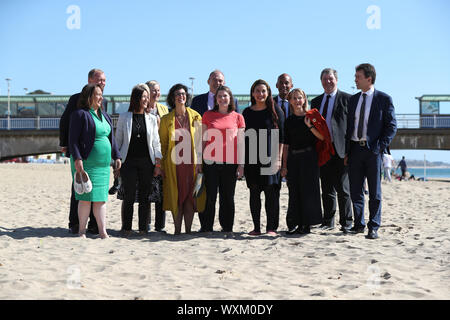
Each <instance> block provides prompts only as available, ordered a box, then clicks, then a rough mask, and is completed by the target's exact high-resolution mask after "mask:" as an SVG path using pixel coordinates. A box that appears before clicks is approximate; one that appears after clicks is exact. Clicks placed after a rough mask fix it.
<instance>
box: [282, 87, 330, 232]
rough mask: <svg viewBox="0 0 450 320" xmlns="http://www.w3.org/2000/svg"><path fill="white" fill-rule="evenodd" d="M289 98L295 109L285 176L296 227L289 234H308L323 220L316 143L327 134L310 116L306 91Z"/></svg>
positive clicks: (286, 129) (288, 135)
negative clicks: (323, 133) (323, 132)
mask: <svg viewBox="0 0 450 320" xmlns="http://www.w3.org/2000/svg"><path fill="white" fill-rule="evenodd" d="M288 98H289V104H290V108H291V112H290V116H289V117H288V118H287V120H286V123H285V127H284V132H285V133H284V150H283V166H282V169H281V175H282V176H283V177H286V178H287V185H288V188H289V205H290V206H291V208H290V211H291V214H292V219H293V221H294V224H295V226H294V228H293V229H290V230H288V232H287V234H294V233H298V234H308V233H310V232H311V229H310V227H311V226H312V225H316V224H319V223H321V222H322V207H321V202H320V186H319V162H318V155H317V151H316V142H317V139H319V140H323V139H324V137H323V135H322V134H321V133H320V131H319V130H318V129H317V128H316V127H315V126H314V124H315V123H314V122H312V121H311V119H310V117H309V116H308V115H307V112H308V110H309V107H308V98H307V97H306V94H305V92H304V91H303V90H302V89H298V88H297V89H294V90H292V91H291V92H290V93H289V96H288ZM319 117H320V115H319ZM325 130H326V129H325Z"/></svg>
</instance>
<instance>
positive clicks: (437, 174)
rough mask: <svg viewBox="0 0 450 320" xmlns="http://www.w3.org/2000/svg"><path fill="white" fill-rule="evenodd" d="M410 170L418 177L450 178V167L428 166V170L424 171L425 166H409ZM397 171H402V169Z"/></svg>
mask: <svg viewBox="0 0 450 320" xmlns="http://www.w3.org/2000/svg"><path fill="white" fill-rule="evenodd" d="M408 171H409V173H410V174H411V175H414V177H415V178H416V179H417V178H423V177H424V176H425V177H426V178H450V168H426V172H424V168H408ZM396 172H397V173H400V169H398V170H397V171H396ZM424 174H425V175H424Z"/></svg>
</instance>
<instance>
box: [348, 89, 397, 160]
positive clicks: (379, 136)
mask: <svg viewBox="0 0 450 320" xmlns="http://www.w3.org/2000/svg"><path fill="white" fill-rule="evenodd" d="M360 96H361V92H359V93H357V94H355V95H353V96H351V97H350V100H349V103H348V117H347V133H346V136H345V138H346V153H347V154H348V153H349V151H350V141H351V138H352V135H353V131H354V129H355V112H356V107H357V106H358V100H359V97H360ZM396 132H397V120H396V119H395V110H394V105H393V103H392V98H391V97H390V96H389V95H388V94H386V93H384V92H382V91H378V90H376V89H375V91H374V93H373V99H372V105H371V107H370V114H369V120H368V122H367V147H368V148H369V150H371V151H372V152H373V153H375V154H382V153H383V152H384V151H385V150H386V149H387V147H388V146H389V144H390V143H391V141H392V139H394V137H395V134H396Z"/></svg>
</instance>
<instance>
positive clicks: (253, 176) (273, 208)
mask: <svg viewBox="0 0 450 320" xmlns="http://www.w3.org/2000/svg"><path fill="white" fill-rule="evenodd" d="M250 96H251V103H252V105H251V106H250V107H248V108H246V109H245V110H244V111H243V112H242V115H243V116H244V119H245V132H246V138H245V167H244V175H245V180H246V182H247V187H248V188H249V189H250V211H251V213H252V219H253V224H254V229H253V231H251V232H250V233H249V235H252V236H256V235H260V234H261V227H260V217H261V192H262V191H264V195H265V199H266V200H265V209H266V214H267V226H266V232H267V235H271V236H274V235H276V230H277V229H278V223H279V214H280V187H281V176H280V167H281V152H282V146H283V144H282V143H283V132H284V131H283V128H284V113H283V111H282V110H281V109H280V108H279V107H278V106H277V105H275V104H274V102H273V99H272V92H271V90H270V86H269V84H268V83H267V82H266V81H264V80H261V79H260V80H257V81H255V82H254V83H253V85H252V87H251V89H250ZM261 129H262V130H261ZM260 140H261V142H260ZM262 146H263V148H261V149H260V147H262ZM264 149H265V150H264Z"/></svg>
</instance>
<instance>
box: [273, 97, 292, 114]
mask: <svg viewBox="0 0 450 320" xmlns="http://www.w3.org/2000/svg"><path fill="white" fill-rule="evenodd" d="M278 97H279V96H278V95H277V96H275V97H272V98H273V103H274V104H276V105H277V106H278ZM288 103H289V102H288ZM280 109H281V110H282V111H283V114H284V119H287V118H288V117H289V116H290V115H291V109H290V108H289V106H288V114H286V112H284V109H282V108H281V107H280Z"/></svg>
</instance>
